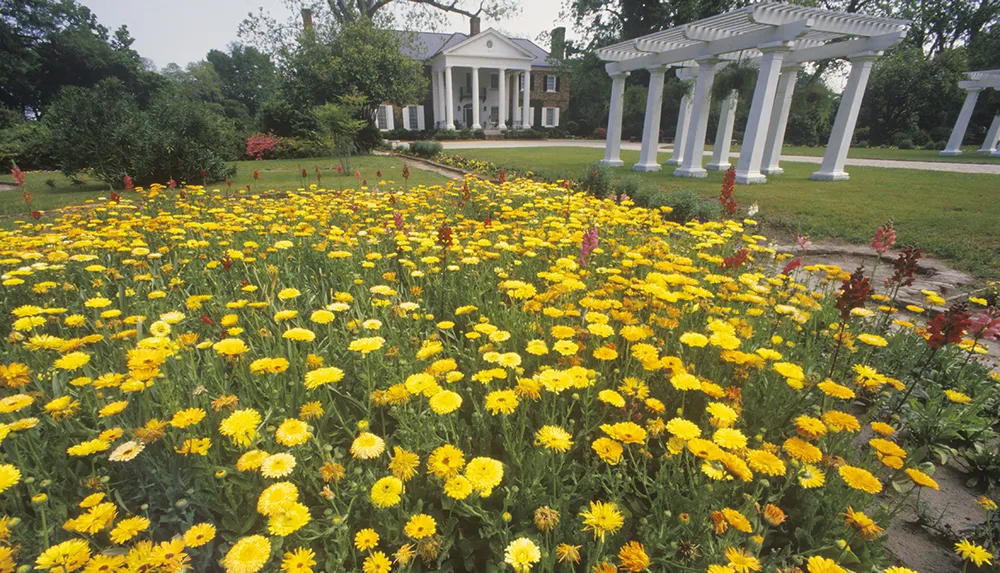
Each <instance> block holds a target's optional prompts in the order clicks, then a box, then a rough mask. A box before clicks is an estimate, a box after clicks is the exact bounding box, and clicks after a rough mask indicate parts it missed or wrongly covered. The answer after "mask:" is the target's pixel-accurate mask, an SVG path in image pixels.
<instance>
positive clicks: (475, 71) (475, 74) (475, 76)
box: [472, 68, 483, 129]
mask: <svg viewBox="0 0 1000 573" xmlns="http://www.w3.org/2000/svg"><path fill="white" fill-rule="evenodd" d="M479 105H480V104H479V68H472V129H482V128H483V126H482V123H480V121H479Z"/></svg>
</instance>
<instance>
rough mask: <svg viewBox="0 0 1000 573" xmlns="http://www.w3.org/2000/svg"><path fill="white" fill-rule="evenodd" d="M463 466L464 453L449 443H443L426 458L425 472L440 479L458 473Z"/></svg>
mask: <svg viewBox="0 0 1000 573" xmlns="http://www.w3.org/2000/svg"><path fill="white" fill-rule="evenodd" d="M464 466H465V454H464V453H462V450H460V449H458V448H456V447H455V446H453V445H451V444H445V445H443V446H441V447H439V448H437V449H435V450H434V451H433V452H431V455H430V456H429V457H428V458H427V472H428V473H431V474H434V475H435V476H437V477H439V478H441V479H448V478H450V477H452V476H455V475H458V472H460V471H461V470H462V468H463V467H464Z"/></svg>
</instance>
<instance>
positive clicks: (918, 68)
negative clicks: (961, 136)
mask: <svg viewBox="0 0 1000 573" xmlns="http://www.w3.org/2000/svg"><path fill="white" fill-rule="evenodd" d="M966 68H967V60H966V56H965V53H964V51H963V50H961V49H959V50H946V51H944V52H942V53H940V54H938V55H937V56H935V57H933V58H925V57H924V54H923V52H922V51H921V50H920V49H919V48H916V47H909V46H903V47H901V48H896V49H894V50H891V51H890V52H889V53H887V54H886V55H884V56H882V57H881V58H879V59H878V61H877V62H876V63H875V66H874V68H873V69H872V73H871V78H870V79H869V81H868V91H867V93H866V94H865V98H864V101H863V102H862V104H861V111H860V113H859V116H858V125H859V126H863V128H865V129H867V130H868V131H869V133H868V138H869V141H870V142H871V143H872V144H884V143H890V142H891V141H892V138H893V136H895V135H897V134H899V135H902V136H909V135H912V134H913V133H914V132H916V131H918V130H921V131H925V132H928V136H929V137H930V138H931V139H934V140H935V141H937V140H940V139H946V138H947V136H948V133H949V131H950V129H951V124H952V123H953V122H954V121H955V116H956V115H957V111H958V108H959V107H960V106H961V105H962V100H963V98H964V90H962V89H961V88H959V87H958V82H959V81H960V80H962V79H963V78H964V75H963V72H964V71H966ZM863 133H864V132H862V134H863ZM862 134H859V135H858V137H859V138H860V137H862Z"/></svg>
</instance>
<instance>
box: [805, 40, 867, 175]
mask: <svg viewBox="0 0 1000 573" xmlns="http://www.w3.org/2000/svg"><path fill="white" fill-rule="evenodd" d="M877 57H878V56H877V55H865V56H859V57H854V58H850V60H851V75H849V76H848V77H847V87H845V88H844V93H843V95H841V96H840V108H839V109H838V110H837V119H835V120H834V121H833V130H832V131H831V132H830V142H829V143H828V144H827V145H826V153H824V154H823V164H822V165H820V167H819V171H817V172H815V173H813V174H812V175H810V176H809V178H810V179H815V180H816V181H846V180H848V179H850V178H851V176H850V175H848V174H847V172H846V171H844V162H845V161H846V160H847V150H848V149H850V148H851V137H853V136H854V125H855V124H856V123H857V122H858V111H859V110H860V109H861V98H863V97H864V96H865V87H866V86H867V85H868V75H869V74H871V71H872V64H873V63H874V62H875V58H877Z"/></svg>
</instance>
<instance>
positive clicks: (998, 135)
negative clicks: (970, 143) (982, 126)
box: [976, 114, 1000, 153]
mask: <svg viewBox="0 0 1000 573" xmlns="http://www.w3.org/2000/svg"><path fill="white" fill-rule="evenodd" d="M998 139H1000V114H997V115H996V116H994V117H993V123H991V124H990V130H989V131H987V132H986V139H984V140H983V146H982V147H980V148H979V150H978V151H976V153H993V152H994V151H996V149H997V140H998Z"/></svg>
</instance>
